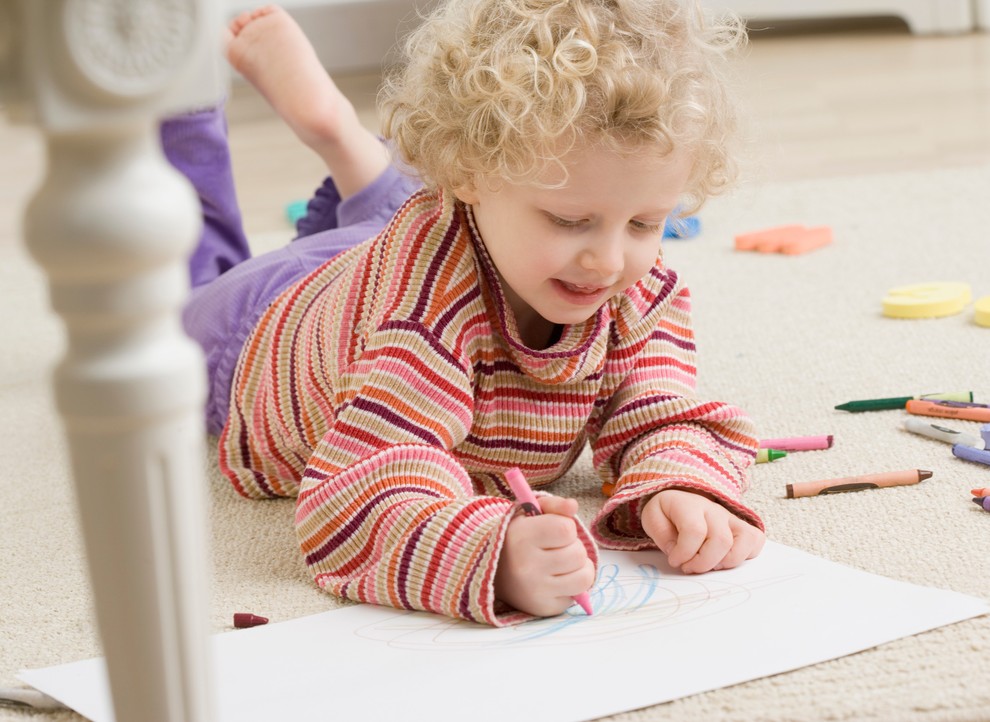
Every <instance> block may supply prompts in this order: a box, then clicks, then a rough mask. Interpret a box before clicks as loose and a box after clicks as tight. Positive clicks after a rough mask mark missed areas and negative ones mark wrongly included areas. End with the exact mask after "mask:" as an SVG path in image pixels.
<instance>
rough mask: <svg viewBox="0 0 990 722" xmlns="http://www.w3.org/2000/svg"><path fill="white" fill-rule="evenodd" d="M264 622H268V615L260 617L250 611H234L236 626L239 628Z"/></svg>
mask: <svg viewBox="0 0 990 722" xmlns="http://www.w3.org/2000/svg"><path fill="white" fill-rule="evenodd" d="M262 624H268V617H259V616H258V615H257V614H251V613H250V612H234V626H235V627H237V628H238V629H247V628H248V627H258V626H261V625H262Z"/></svg>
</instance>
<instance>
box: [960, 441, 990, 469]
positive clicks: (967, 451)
mask: <svg viewBox="0 0 990 722" xmlns="http://www.w3.org/2000/svg"><path fill="white" fill-rule="evenodd" d="M952 454H953V455H954V456H958V457H959V458H960V459H965V460H966V461H975V462H976V463H977V464H987V465H988V466H990V451H983V450H982V449H975V448H973V447H972V446H966V445H965V444H953V445H952Z"/></svg>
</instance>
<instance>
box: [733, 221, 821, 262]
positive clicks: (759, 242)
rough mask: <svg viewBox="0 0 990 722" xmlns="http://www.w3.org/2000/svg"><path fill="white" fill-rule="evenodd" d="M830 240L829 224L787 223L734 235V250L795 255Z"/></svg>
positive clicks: (811, 249) (813, 248)
mask: <svg viewBox="0 0 990 722" xmlns="http://www.w3.org/2000/svg"><path fill="white" fill-rule="evenodd" d="M831 242H832V229H831V228H830V227H829V226H815V227H813V228H807V227H805V226H802V225H788V226H777V227H776V228H767V229H765V230H762V231H753V232H751V233H743V234H740V235H738V236H736V250H737V251H758V252H760V253H783V254H786V255H788V256H796V255H798V254H800V253H807V252H808V251H813V250H815V249H816V248H821V247H822V246H827V245H828V244H829V243H831Z"/></svg>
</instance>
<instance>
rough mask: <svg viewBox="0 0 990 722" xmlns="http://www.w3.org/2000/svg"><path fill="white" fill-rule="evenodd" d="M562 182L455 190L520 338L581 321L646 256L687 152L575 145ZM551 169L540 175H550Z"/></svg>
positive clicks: (683, 174) (686, 165)
mask: <svg viewBox="0 0 990 722" xmlns="http://www.w3.org/2000/svg"><path fill="white" fill-rule="evenodd" d="M564 165H565V166H566V167H567V170H568V180H567V183H566V185H564V186H562V187H559V188H540V187H538V186H533V185H510V184H507V183H506V184H502V185H500V186H499V187H497V188H489V187H487V186H485V185H484V184H482V186H481V187H479V188H471V189H468V190H465V189H460V190H458V192H457V195H458V197H459V198H461V200H463V201H464V202H466V203H470V204H471V205H472V206H473V210H474V216H475V220H476V222H477V225H478V230H479V231H480V233H481V237H482V238H483V239H484V242H485V247H486V248H487V249H488V253H489V254H490V255H491V257H492V260H493V262H494V263H495V267H496V268H497V269H498V272H499V274H500V275H501V277H502V281H503V288H504V291H505V294H506V298H507V300H508V302H509V305H510V306H511V308H512V310H513V312H514V313H515V315H516V321H517V323H518V325H519V328H520V331H521V332H522V333H523V338H524V339H525V338H526V337H527V330H528V331H529V333H530V334H532V333H533V332H534V330H535V329H540V328H543V327H545V326H546V324H547V322H549V323H551V324H575V323H581V322H583V321H586V320H587V319H588V318H590V317H591V316H593V315H594V314H595V313H596V311H597V310H598V309H599V308H600V307H601V306H602V304H604V303H605V302H606V301H607V300H608V299H609V298H611V297H612V296H614V295H616V294H617V293H621V292H622V291H624V290H625V289H627V288H629V287H630V286H631V285H633V284H634V283H636V282H637V281H638V280H639V279H640V278H642V277H643V276H644V275H645V274H646V273H647V272H648V271H649V270H650V268H652V267H653V265H654V264H655V263H656V260H657V255H658V254H659V252H660V240H661V238H662V237H663V227H664V221H665V220H666V218H667V216H668V215H669V214H670V213H671V211H673V210H674V208H675V206H676V205H677V203H678V200H679V198H680V197H681V195H682V193H683V192H684V188H685V185H686V183H687V179H688V176H689V174H690V171H691V163H690V157H688V156H687V155H682V154H678V153H673V154H671V155H669V156H667V157H666V158H657V157H656V156H655V155H651V154H649V153H646V152H643V153H634V154H620V153H616V152H615V151H610V150H608V149H606V148H601V147H597V146H596V147H590V148H589V147H581V146H578V147H577V148H576V149H575V150H574V151H572V152H571V153H569V154H568V155H567V156H565V158H564ZM560 172H561V171H560V170H559V169H554V171H553V172H548V173H547V174H546V177H544V178H541V179H540V180H542V181H549V182H554V181H556V180H557V179H558V178H559V174H560Z"/></svg>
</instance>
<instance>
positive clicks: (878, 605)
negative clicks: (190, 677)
mask: <svg viewBox="0 0 990 722" xmlns="http://www.w3.org/2000/svg"><path fill="white" fill-rule="evenodd" d="M592 603H593V604H594V608H595V614H594V616H593V617H590V618H589V617H586V616H584V613H583V612H582V611H581V610H580V609H579V608H578V607H577V606H576V605H575V606H574V607H572V608H571V610H570V611H569V612H568V613H566V614H564V615H562V616H560V617H555V618H552V619H546V620H537V621H533V622H529V623H527V624H523V625H519V626H516V627H511V628H506V629H493V628H489V627H484V626H480V625H473V624H468V623H462V622H457V621H454V620H450V619H447V618H444V617H439V616H435V615H430V614H423V613H409V612H400V611H396V610H393V609H387V608H382V607H374V606H369V605H361V606H354V607H349V608H347V609H341V610H336V611H332V612H326V613H324V614H317V615H313V616H310V617H303V618H300V619H295V620H292V621H288V622H282V623H278V624H269V625H267V626H263V627H255V628H252V629H243V630H236V631H233V632H229V633H223V634H218V635H215V636H214V638H213V647H212V649H213V654H214V660H213V661H214V663H215V679H214V682H215V690H216V704H217V706H218V710H219V711H218V719H219V720H220V721H221V722H253V721H255V720H257V722H271V720H280V719H360V720H388V721H389V722H393V721H394V720H397V719H406V720H418V719H430V720H437V721H442V720H451V721H452V722H455V721H456V722H462V721H463V720H465V719H471V720H476V721H478V722H482V721H484V720H491V721H492V722H496V721H497V722H504V720H512V719H529V718H532V717H533V715H534V710H537V709H538V710H539V718H540V719H541V720H546V721H547V722H551V721H553V720H585V719H589V718H594V717H600V716H604V715H608V714H615V713H618V712H621V711H625V710H630V709H636V708H639V707H645V706H648V705H653V704H658V703H661V702H666V701H669V700H672V699H676V698H678V697H683V696H686V695H690V694H695V693H698V692H703V691H707V690H711V689H716V688H719V687H724V686H728V685H731V684H737V683H739V682H744V681H746V680H750V679H756V678H758V677H763V676H767V675H771V674H777V673H779V672H785V671H787V670H791V669H796V668H798V667H803V666H806V665H809V664H814V663H816V662H821V661H824V660H827V659H833V658H836V657H841V656H844V655H847V654H852V653H854V652H858V651H861V650H863V649H868V648H870V647H874V646H876V645H878V644H882V643H884V642H888V641H891V640H894V639H898V638H900V637H906V636H909V635H912V634H917V633H919V632H923V631H926V630H929V629H933V628H935V627H940V626H943V625H946V624H952V623H954V622H958V621H961V620H964V619H968V618H971V617H975V616H979V615H982V614H986V613H988V612H990V605H988V604H987V602H985V601H983V600H981V599H977V598H975V597H970V596H966V595H963V594H958V593H955V592H947V591H942V590H938V589H931V588H928V587H920V586H917V585H912V584H906V583H903V582H897V581H894V580H891V579H887V578H884V577H879V576H876V575H873V574H867V573H865V572H861V571H858V570H855V569H851V568H849V567H845V566H842V565H839V564H835V563H833V562H829V561H826V560H824V559H821V558H818V557H815V556H812V555H810V554H806V553H804V552H801V551H798V550H796V549H792V548H790V547H786V546H783V545H780V544H775V543H772V542H768V543H767V546H766V548H765V550H764V551H763V553H762V554H761V555H760V556H759V557H758V558H757V559H755V560H751V561H749V562H747V563H746V564H744V565H743V566H742V567H740V568H738V569H733V570H729V571H722V572H713V573H709V574H705V575H701V576H685V575H682V574H679V573H675V572H672V571H671V570H670V568H669V567H668V566H667V565H666V563H665V561H664V557H663V556H662V555H661V554H659V553H656V552H652V553H651V552H635V553H623V552H609V551H606V552H603V553H602V557H601V568H600V574H599V581H598V583H597V585H596V587H595V589H594V590H593V592H592ZM256 611H258V612H259V613H262V614H263V613H264V610H256ZM19 676H20V679H22V680H23V681H24V682H26V683H28V684H30V685H32V686H34V687H36V688H37V689H39V690H40V691H42V692H44V693H45V694H48V695H50V696H52V697H54V698H56V699H58V700H60V701H62V702H63V703H64V704H66V705H67V706H69V707H71V708H73V709H75V710H76V711H77V712H79V713H80V714H82V715H83V716H85V717H88V718H89V719H91V720H94V722H111V721H112V720H113V711H112V708H111V704H110V697H109V694H108V692H107V684H106V674H105V667H104V664H103V660H102V659H92V660H86V661H82V662H75V663H71V664H64V665H59V666H56V667H49V668H46V669H39V670H25V671H23V672H22V673H21V674H20V675H19ZM548 690H556V691H557V692H558V693H556V694H548ZM548 699H552V700H553V702H548Z"/></svg>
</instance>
